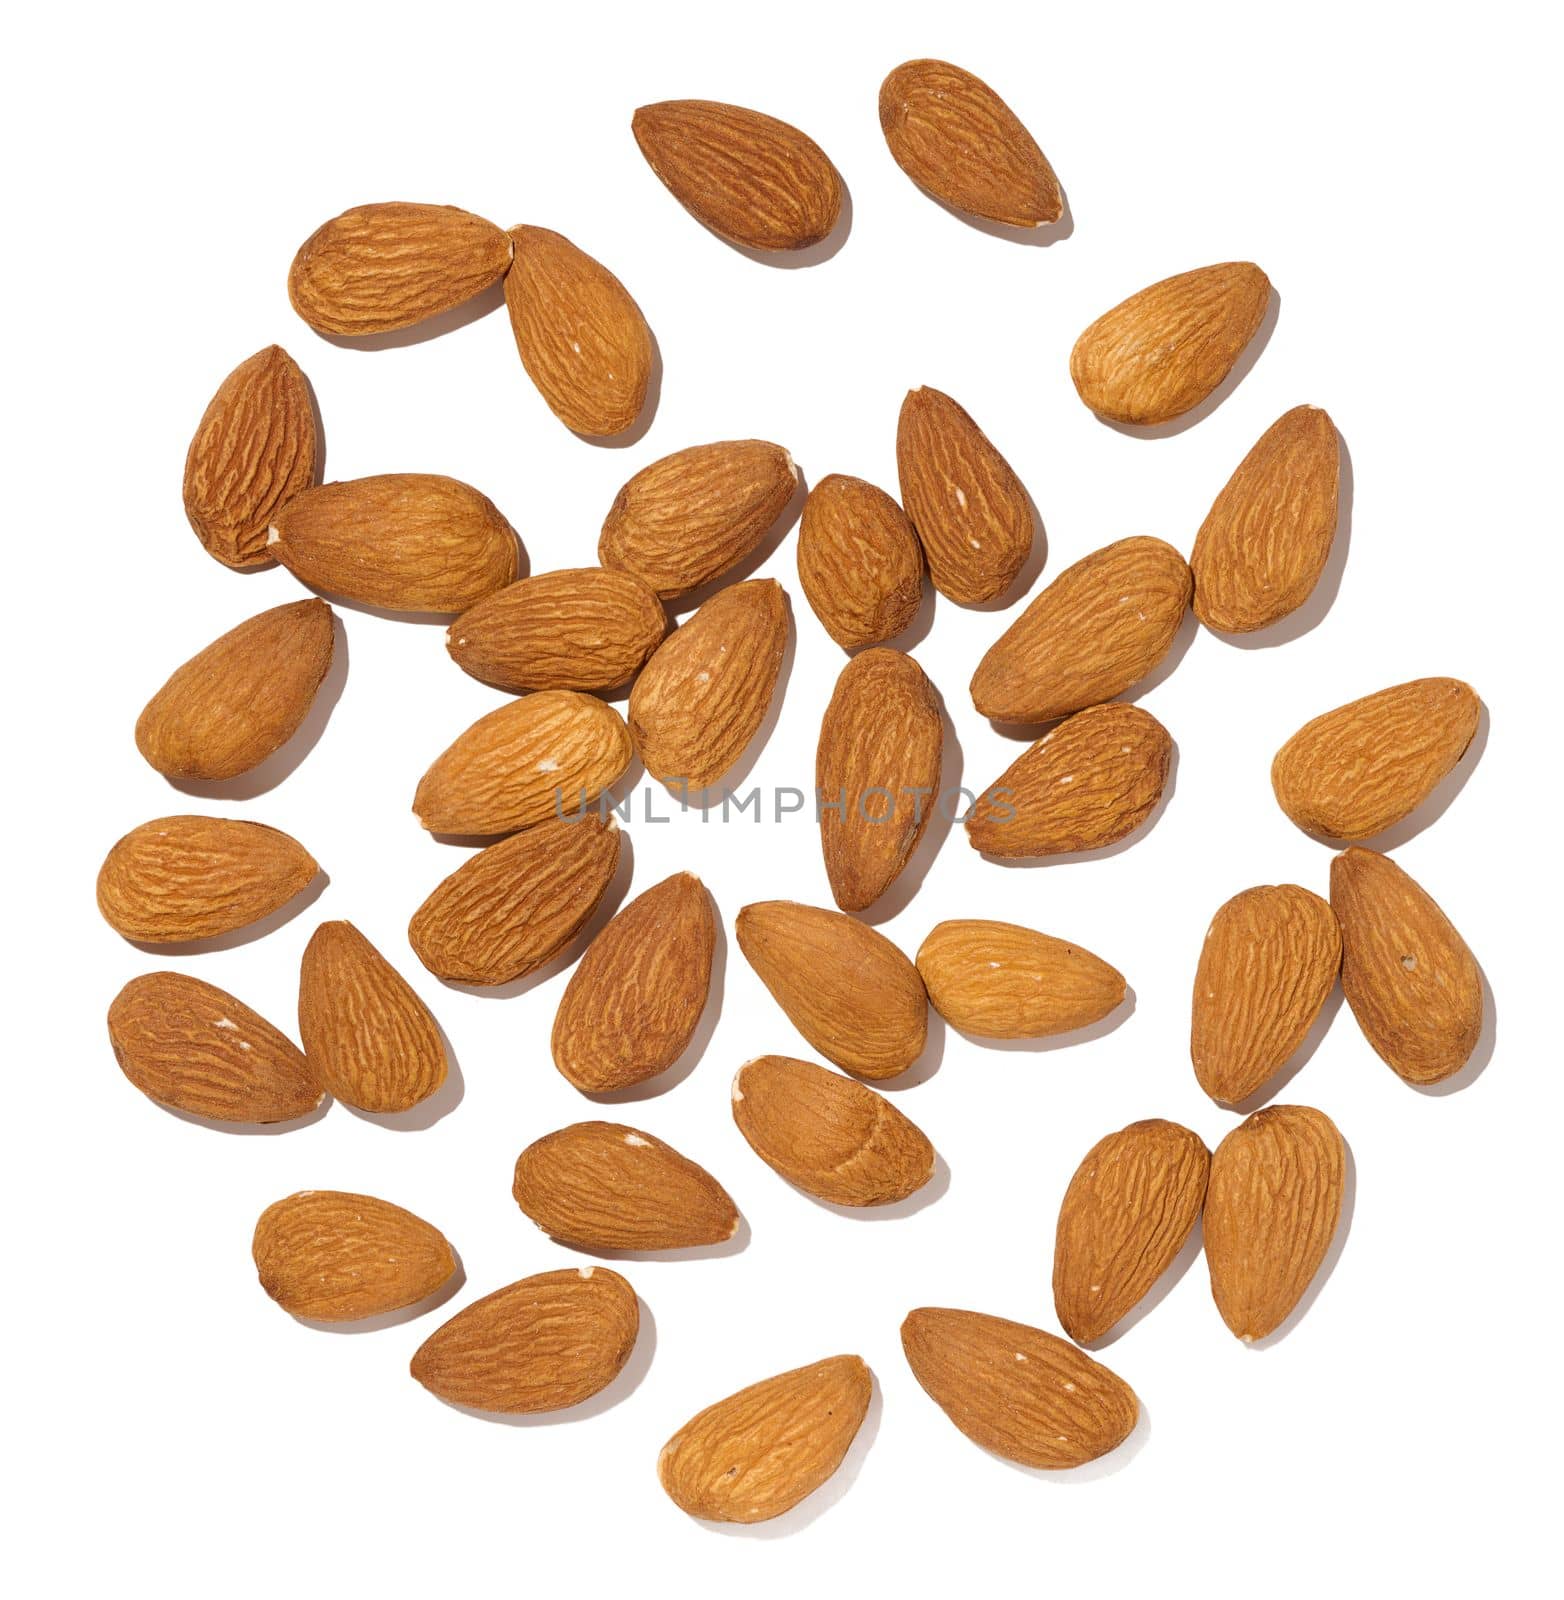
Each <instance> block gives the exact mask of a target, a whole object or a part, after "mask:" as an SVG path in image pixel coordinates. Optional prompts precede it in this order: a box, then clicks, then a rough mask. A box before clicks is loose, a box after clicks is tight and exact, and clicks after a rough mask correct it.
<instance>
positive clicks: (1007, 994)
mask: <svg viewBox="0 0 1564 1600" xmlns="http://www.w3.org/2000/svg"><path fill="white" fill-rule="evenodd" d="M918 975H919V977H921V978H922V979H923V986H924V988H925V989H927V990H928V994H929V1001H930V1003H931V1004H932V1005H933V1007H934V1009H935V1010H936V1011H937V1012H939V1014H940V1015H941V1016H942V1017H943V1018H944V1019H945V1020H946V1021H947V1022H948V1023H949V1024H950V1025H951V1027H953V1028H959V1029H960V1030H961V1031H962V1032H963V1033H968V1034H973V1035H975V1036H976V1037H977V1038H979V1039H1041V1038H1045V1037H1047V1036H1048V1035H1050V1034H1055V1033H1068V1032H1070V1031H1071V1030H1072V1029H1075V1028H1086V1027H1090V1026H1091V1024H1092V1023H1094V1022H1100V1021H1101V1020H1102V1019H1103V1018H1104V1017H1106V1016H1107V1015H1108V1014H1109V1013H1110V1012H1111V1011H1113V1010H1114V1008H1115V1007H1116V1006H1118V1005H1120V1004H1121V1003H1122V1002H1123V999H1124V996H1125V994H1126V993H1127V992H1128V989H1127V986H1126V984H1125V982H1124V976H1123V974H1122V973H1119V972H1116V971H1115V970H1114V969H1113V968H1112V967H1110V966H1109V965H1108V963H1107V962H1106V961H1102V960H1099V959H1098V958H1097V957H1096V956H1094V955H1093V954H1092V953H1091V951H1090V950H1083V949H1082V948H1081V947H1080V946H1079V945H1078V944H1068V943H1066V942H1065V941H1064V940H1063V939H1054V938H1051V937H1050V936H1049V935H1048V934H1046V933H1037V932H1034V931H1033V930H1032V929H1031V928H1021V927H1017V926H1016V924H1015V923H1013V922H985V921H978V920H963V921H954V922H942V923H940V925H939V926H938V927H937V928H935V929H934V931H933V932H932V933H931V934H930V935H929V936H928V938H927V939H925V940H924V941H923V944H922V946H921V948H920V949H919V951H918Z"/></svg>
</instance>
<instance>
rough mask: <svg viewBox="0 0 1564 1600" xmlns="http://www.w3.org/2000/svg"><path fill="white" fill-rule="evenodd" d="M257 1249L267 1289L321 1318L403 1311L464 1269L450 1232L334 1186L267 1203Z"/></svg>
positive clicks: (281, 1301)
mask: <svg viewBox="0 0 1564 1600" xmlns="http://www.w3.org/2000/svg"><path fill="white" fill-rule="evenodd" d="M250 1253H251V1255H252V1256H253V1257H254V1258H255V1270H256V1272H257V1273H258V1274H259V1275H260V1279H261V1287H262V1288H263V1289H264V1290H265V1291H266V1292H267V1294H269V1295H270V1296H271V1297H272V1299H273V1300H275V1301H276V1302H277V1304H278V1305H280V1306H281V1307H282V1309H283V1310H284V1311H287V1312H291V1313H292V1314H293V1315H294V1316H296V1317H307V1318H309V1319H310V1320H311V1321H313V1322H357V1321H359V1320H360V1319H361V1318H364V1317H380V1316H384V1315H385V1314H386V1313H387V1312H390V1311H401V1310H402V1309H403V1308H404V1307H406V1306H412V1305H417V1304H418V1302H419V1301H420V1300H423V1299H426V1298H427V1297H428V1296H429V1295H432V1294H433V1293H434V1292H435V1290H436V1289H438V1288H439V1287H440V1286H441V1285H442V1284H444V1283H447V1282H449V1281H450V1277H451V1274H452V1273H453V1272H455V1271H456V1257H455V1255H454V1254H453V1253H452V1251H451V1247H450V1245H449V1244H448V1243H447V1242H446V1238H445V1235H444V1234H443V1233H441V1232H440V1230H439V1229H438V1228H434V1227H431V1226H430V1225H429V1224H428V1223H427V1222H425V1221H424V1220H423V1218H422V1217H415V1216H414V1215H413V1213H412V1212H411V1211H404V1210H403V1209H402V1208H401V1206H394V1205H392V1204H391V1203H390V1202H389V1201H387V1200H376V1199H375V1198H374V1197H373V1196H372V1195H367V1194H344V1193H341V1192H339V1191H337V1190H334V1189H305V1190H302V1191H301V1192H300V1193H298V1194H290V1195H289V1196H288V1197H287V1199H285V1200H279V1201H277V1202H276V1203H275V1204H274V1205H269V1206H267V1208H266V1209H265V1210H264V1211H263V1212H262V1213H261V1216H260V1220H259V1221H258V1222H257V1223H256V1224H255V1238H254V1240H253V1242H252V1243H251V1246H250Z"/></svg>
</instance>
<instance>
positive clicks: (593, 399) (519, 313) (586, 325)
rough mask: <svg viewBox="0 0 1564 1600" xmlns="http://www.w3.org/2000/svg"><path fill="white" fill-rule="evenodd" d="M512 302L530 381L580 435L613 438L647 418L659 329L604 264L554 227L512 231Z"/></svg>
mask: <svg viewBox="0 0 1564 1600" xmlns="http://www.w3.org/2000/svg"><path fill="white" fill-rule="evenodd" d="M510 237H511V243H512V244H513V246H514V247H515V255H514V258H513V259H512V261H511V265H510V271H509V272H507V273H506V274H505V305H506V309H507V310H508V311H509V312H510V326H511V332H512V333H514V334H515V335H516V349H517V351H518V353H519V354H520V356H521V364H522V366H524V367H525V368H526V369H527V376H528V377H529V378H531V379H532V381H533V383H534V384H536V385H537V390H538V393H539V394H541V395H542V396H543V398H544V400H545V401H546V402H547V403H548V408H549V410H550V411H552V412H553V413H554V415H555V416H556V417H558V418H559V420H560V421H561V422H563V423H564V424H565V426H566V427H567V428H570V429H572V430H574V431H575V432H576V433H582V434H586V435H587V436H588V437H589V438H607V437H609V436H611V435H613V434H616V433H623V432H624V430H625V429H626V428H628V427H630V426H631V425H632V424H633V423H634V422H635V420H636V418H637V417H639V416H640V414H641V407H642V406H643V405H644V404H645V403H646V386H647V384H648V382H650V380H651V376H652V330H651V329H650V328H649V327H647V325H646V318H645V317H643V316H642V315H641V308H640V307H639V306H638V305H637V304H636V303H635V301H634V300H632V299H631V298H630V295H629V292H628V291H627V290H626V289H625V286H624V285H623V284H622V283H620V281H619V280H618V279H617V278H616V277H615V276H614V275H613V273H611V272H610V271H609V270H608V268H607V267H605V266H603V265H602V264H601V262H598V261H594V260H593V259H592V257H591V256H589V255H588V254H587V253H586V252H585V251H584V250H580V249H577V247H576V246H575V245H573V244H572V243H571V242H570V240H568V239H567V238H565V237H564V235H563V234H558V233H551V232H550V231H549V230H548V229H547V228H527V227H522V228H512V229H511V231H510Z"/></svg>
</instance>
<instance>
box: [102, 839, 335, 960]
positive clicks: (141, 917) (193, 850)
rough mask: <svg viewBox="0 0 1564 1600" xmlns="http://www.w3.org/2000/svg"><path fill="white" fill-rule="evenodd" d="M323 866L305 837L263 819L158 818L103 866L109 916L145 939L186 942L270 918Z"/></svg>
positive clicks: (119, 928)
mask: <svg viewBox="0 0 1564 1600" xmlns="http://www.w3.org/2000/svg"><path fill="white" fill-rule="evenodd" d="M319 871H320V868H319V866H317V865H316V862H315V858H314V857H313V856H312V855H311V854H310V853H309V851H308V850H306V849H305V848H304V846H303V845H301V844H300V843H299V842H298V840H296V839H292V838H290V837H289V836H288V835H287V834H285V833H283V832H282V831H281V830H280V829H278V828H268V827H265V826H264V825H263V824H261V823H259V822H236V821H233V820H231V819H229V818H224V817H158V818H156V819H155V820H154V821H152V822H143V823H142V824H141V826H140V827H139V828H133V829H131V831H130V832H129V833H127V834H126V835H125V837H124V838H123V839H121V840H120V841H119V843H118V844H116V845H115V846H114V848H113V849H112V850H110V851H109V853H108V855H107V856H106V857H105V858H104V862H103V865H102V867H100V868H99V869H98V910H99V911H101V912H102V913H103V920H104V921H105V922H107V923H108V925H109V926H110V927H111V928H113V930H114V931H115V932H116V933H117V934H120V935H121V936H122V937H124V938H126V939H134V940H135V941H136V942H137V943H139V944H186V943H189V942H190V941H192V940H195V939H212V938H216V937H217V936H218V935H219V934H224V933H232V932H233V931H234V930H235V929H236V928H244V927H248V926H249V925H250V924H251V923H252V922H259V921H260V920H261V918H262V917H267V916H270V915H271V913H272V912H273V911H276V910H277V909H278V908H279V907H280V906H285V905H286V904H287V903H288V902H289V901H290V900H291V899H292V898H293V897H294V896H295V895H296V894H299V893H300V892H301V891H303V890H304V889H305V888H306V887H308V885H309V884H310V883H311V882H312V881H313V880H314V877H315V874H316V873H317V872H319Z"/></svg>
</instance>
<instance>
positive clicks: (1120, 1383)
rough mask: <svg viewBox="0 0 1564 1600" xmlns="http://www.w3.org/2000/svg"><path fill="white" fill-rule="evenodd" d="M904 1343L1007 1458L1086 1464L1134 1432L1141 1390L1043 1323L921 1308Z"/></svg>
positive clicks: (947, 1399) (969, 1432) (920, 1370)
mask: <svg viewBox="0 0 1564 1600" xmlns="http://www.w3.org/2000/svg"><path fill="white" fill-rule="evenodd" d="M901 1342H902V1349H903V1350H904V1351H906V1354H907V1364H908V1365H909V1366H910V1367H911V1368H912V1372H913V1376H914V1377H915V1378H916V1379H917V1380H918V1382H919V1383H920V1384H922V1385H923V1388H924V1392H925V1393H926V1394H927V1395H928V1396H929V1398H930V1399H932V1400H933V1401H934V1403H935V1404H936V1405H937V1406H939V1408H940V1409H941V1410H942V1411H943V1412H944V1413H945V1415H946V1416H947V1417H949V1418H950V1420H951V1421H952V1422H954V1423H955V1425H956V1426H957V1427H958V1428H960V1429H961V1431H962V1432H963V1433H964V1434H966V1436H967V1437H968V1438H969V1439H971V1440H973V1441H975V1442H976V1443H977V1444H980V1445H982V1446H983V1448H984V1449H985V1450H992V1451H993V1452H994V1453H995V1455H1000V1456H1004V1457H1005V1458H1006V1459H1007V1460H1010V1461H1019V1462H1021V1463H1022V1464H1023V1465H1025V1466H1028V1467H1052V1468H1060V1467H1079V1466H1082V1465H1083V1464H1084V1463H1086V1462H1088V1461H1095V1460H1096V1459H1097V1457H1098V1456H1104V1455H1106V1454H1107V1453H1108V1452H1109V1451H1110V1450H1113V1449H1116V1448H1117V1447H1118V1446H1119V1445H1121V1444H1123V1443H1124V1441H1125V1440H1126V1439H1127V1438H1129V1436H1130V1434H1131V1433H1133V1432H1134V1429H1135V1422H1136V1419H1137V1417H1138V1416H1139V1414H1140V1406H1139V1402H1138V1401H1137V1400H1136V1399H1135V1392H1134V1390H1132V1389H1131V1388H1130V1386H1129V1385H1128V1384H1127V1383H1125V1381H1124V1380H1123V1379H1122V1378H1120V1377H1119V1376H1118V1375H1117V1374H1116V1373H1113V1372H1110V1371H1109V1370H1108V1368H1107V1367H1105V1366H1103V1365H1102V1364H1101V1362H1098V1361H1093V1360H1092V1358H1091V1357H1090V1356H1089V1355H1086V1354H1084V1353H1083V1352H1082V1351H1080V1350H1077V1349H1076V1348H1075V1346H1074V1345H1073V1344H1070V1343H1069V1342H1068V1341H1066V1340H1064V1339H1060V1338H1057V1337H1055V1335H1053V1334H1051V1333H1044V1332H1043V1331H1042V1329H1040V1328H1029V1327H1027V1326H1026V1325H1025V1324H1024V1323H1020V1322H1007V1321H1006V1320H1005V1319H1004V1318H1003V1317H990V1316H985V1315H984V1314H983V1313H981V1312H978V1311H950V1310H946V1309H943V1308H938V1307H933V1306H923V1307H921V1308H920V1309H918V1310H917V1311H912V1312H909V1313H908V1315H907V1319H906V1321H905V1322H903V1323H902V1325H901Z"/></svg>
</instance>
